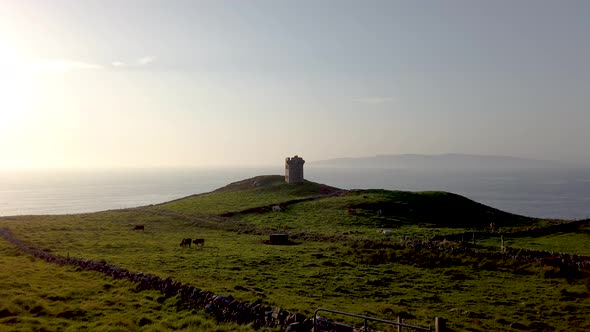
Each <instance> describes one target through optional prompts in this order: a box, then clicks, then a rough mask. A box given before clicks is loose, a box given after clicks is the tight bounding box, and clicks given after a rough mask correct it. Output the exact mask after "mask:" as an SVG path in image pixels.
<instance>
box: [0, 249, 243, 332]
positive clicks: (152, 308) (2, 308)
mask: <svg viewBox="0 0 590 332" xmlns="http://www.w3.org/2000/svg"><path fill="white" fill-rule="evenodd" d="M0 266H1V267H2V268H1V269H0V299H1V301H0V331H19V332H20V331H122V332H123V331H140V330H141V331H169V330H183V331H252V330H253V329H251V328H249V327H248V326H238V325H236V324H218V323H217V322H216V321H215V320H214V319H211V318H208V317H206V315H205V314H204V313H202V312H198V311H189V310H184V311H179V310H177V309H176V307H175V306H174V299H168V300H165V299H164V298H163V297H162V295H161V294H160V293H159V292H155V291H142V292H137V291H135V285H133V284H131V283H129V282H126V281H121V280H113V279H110V278H107V277H105V276H103V275H101V274H98V273H92V272H76V271H75V270H74V269H73V268H71V267H60V266H57V265H53V264H47V263H45V262H44V261H41V260H38V259H35V258H33V257H32V256H29V255H24V254H21V253H20V252H17V251H16V250H15V248H14V247H12V246H10V245H8V244H7V243H6V242H5V241H4V240H1V241H0Z"/></svg>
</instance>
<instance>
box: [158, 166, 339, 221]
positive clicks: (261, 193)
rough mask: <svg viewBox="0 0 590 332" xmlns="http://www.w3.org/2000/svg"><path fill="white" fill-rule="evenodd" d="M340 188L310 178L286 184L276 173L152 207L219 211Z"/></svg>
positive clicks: (218, 212)
mask: <svg viewBox="0 0 590 332" xmlns="http://www.w3.org/2000/svg"><path fill="white" fill-rule="evenodd" d="M340 190H341V189H338V188H334V187H330V186H327V185H323V184H318V183H314V182H310V181H305V182H303V183H295V184H288V183H286V182H285V178H284V177H283V176H280V175H264V176H257V177H254V178H251V179H247V180H242V181H238V182H234V183H231V184H229V185H227V186H225V187H223V188H219V189H217V190H215V191H213V192H211V193H207V194H201V195H194V196H189V197H186V198H181V199H178V200H174V201H171V202H167V203H163V204H159V205H155V206H153V207H152V208H153V209H155V210H159V211H168V212H175V213H185V214H195V213H197V214H223V213H228V212H234V211H241V210H246V209H250V208H256V207H260V206H268V205H274V204H281V203H284V202H287V201H290V200H294V199H304V198H311V197H315V196H319V195H329V194H334V193H336V192H338V191H340Z"/></svg>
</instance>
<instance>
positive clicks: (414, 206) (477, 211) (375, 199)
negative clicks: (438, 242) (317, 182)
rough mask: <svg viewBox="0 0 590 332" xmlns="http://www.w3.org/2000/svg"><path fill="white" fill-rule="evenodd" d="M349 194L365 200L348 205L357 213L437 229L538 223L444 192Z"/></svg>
mask: <svg viewBox="0 0 590 332" xmlns="http://www.w3.org/2000/svg"><path fill="white" fill-rule="evenodd" d="M349 195H355V196H359V195H363V197H366V199H365V201H361V202H355V203H352V204H350V206H349V207H350V208H352V209H356V210H357V211H358V212H356V213H358V214H361V215H376V214H380V215H381V216H383V217H384V218H385V219H391V218H393V219H396V218H397V219H403V220H406V221H413V222H415V223H425V224H432V225H433V226H437V227H461V228H484V227H489V225H490V223H492V222H493V223H495V224H496V225H497V226H505V227H514V226H521V225H526V224H532V223H534V222H535V221H537V219H535V218H528V217H524V216H519V215H516V214H512V213H507V212H503V211H500V210H498V209H494V208H492V207H489V206H486V205H483V204H480V203H477V202H474V201H472V200H470V199H468V198H466V197H463V196H460V195H457V194H453V193H449V192H442V191H423V192H409V191H388V190H363V191H355V192H351V193H350V194H349Z"/></svg>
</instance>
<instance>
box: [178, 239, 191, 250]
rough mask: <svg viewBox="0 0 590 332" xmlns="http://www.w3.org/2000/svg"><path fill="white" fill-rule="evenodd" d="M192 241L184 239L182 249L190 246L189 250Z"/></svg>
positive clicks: (181, 244)
mask: <svg viewBox="0 0 590 332" xmlns="http://www.w3.org/2000/svg"><path fill="white" fill-rule="evenodd" d="M191 242H192V240H191V239H182V241H180V246H181V247H185V246H188V247H189V248H190V247H191Z"/></svg>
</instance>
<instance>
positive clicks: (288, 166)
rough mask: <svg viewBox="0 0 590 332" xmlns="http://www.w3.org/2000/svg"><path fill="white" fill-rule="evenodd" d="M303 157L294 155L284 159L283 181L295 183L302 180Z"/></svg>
mask: <svg viewBox="0 0 590 332" xmlns="http://www.w3.org/2000/svg"><path fill="white" fill-rule="evenodd" d="M304 163H305V160H303V158H301V157H298V156H295V157H293V158H289V157H287V158H286V159H285V182H287V183H297V182H303V164H304Z"/></svg>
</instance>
